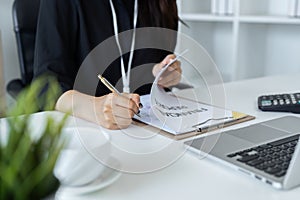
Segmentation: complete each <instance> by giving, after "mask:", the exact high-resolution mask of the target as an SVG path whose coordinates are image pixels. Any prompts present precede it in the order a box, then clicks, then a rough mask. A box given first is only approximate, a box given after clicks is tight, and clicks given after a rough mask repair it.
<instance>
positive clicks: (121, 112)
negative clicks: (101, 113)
mask: <svg viewBox="0 0 300 200" xmlns="http://www.w3.org/2000/svg"><path fill="white" fill-rule="evenodd" d="M112 114H113V116H115V117H122V118H124V119H131V118H133V116H134V115H135V113H134V112H133V111H132V110H130V109H127V108H124V107H121V106H116V107H115V108H113V109H112Z"/></svg>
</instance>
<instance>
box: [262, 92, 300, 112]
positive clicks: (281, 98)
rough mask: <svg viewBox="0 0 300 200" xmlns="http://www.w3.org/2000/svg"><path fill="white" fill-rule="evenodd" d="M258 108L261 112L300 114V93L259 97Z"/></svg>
mask: <svg viewBox="0 0 300 200" xmlns="http://www.w3.org/2000/svg"><path fill="white" fill-rule="evenodd" d="M258 108H259V109H260V110H262V111H278V112H292V113H300V93H293V94H273V95H263V96H260V97H258Z"/></svg>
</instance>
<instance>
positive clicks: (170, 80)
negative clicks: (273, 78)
mask: <svg viewBox="0 0 300 200" xmlns="http://www.w3.org/2000/svg"><path fill="white" fill-rule="evenodd" d="M175 58H176V56H175V55H174V54H171V55H168V56H167V57H166V58H165V59H164V60H163V61H162V62H161V63H158V64H156V65H154V67H153V69H152V73H153V75H154V76H155V77H156V76H157V75H158V73H159V72H160V70H161V69H162V68H163V67H164V66H166V65H167V64H168V63H170V62H171V61H172V60H173V59H175ZM180 66H181V63H180V61H176V62H174V63H173V64H172V65H170V66H169V67H168V69H167V70H166V71H165V72H164V73H163V74H162V76H161V78H160V79H159V81H158V84H159V85H161V86H163V87H170V86H174V85H177V84H178V83H179V82H180V79H181V74H182V70H181V67H180Z"/></svg>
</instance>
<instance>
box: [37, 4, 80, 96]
mask: <svg viewBox="0 0 300 200" xmlns="http://www.w3.org/2000/svg"><path fill="white" fill-rule="evenodd" d="M74 2H75V1H73V0H41V5H40V13H39V20H38V25H37V35H36V46H35V58H34V78H37V77H38V76H40V75H45V74H46V75H47V76H54V77H55V78H56V79H57V80H58V81H59V83H60V85H61V89H62V91H63V92H64V91H67V90H70V89H72V87H73V83H74V79H75V77H76V73H77V71H78V66H77V65H75V63H74V61H75V51H76V37H77V32H78V31H77V30H78V23H77V14H76V4H75V3H74Z"/></svg>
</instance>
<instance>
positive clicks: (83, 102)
mask: <svg viewBox="0 0 300 200" xmlns="http://www.w3.org/2000/svg"><path fill="white" fill-rule="evenodd" d="M96 98H99V97H94V96H90V95H86V94H83V93H80V92H78V91H76V90H69V91H67V92H65V93H63V94H62V95H61V96H60V97H59V99H58V101H57V103H56V106H55V109H56V110H58V111H61V112H65V113H71V114H72V115H73V116H75V117H79V118H82V119H85V120H87V121H91V122H94V123H97V121H98V120H97V119H96V114H95V112H96V110H95V108H96V106H95V103H96Z"/></svg>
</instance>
